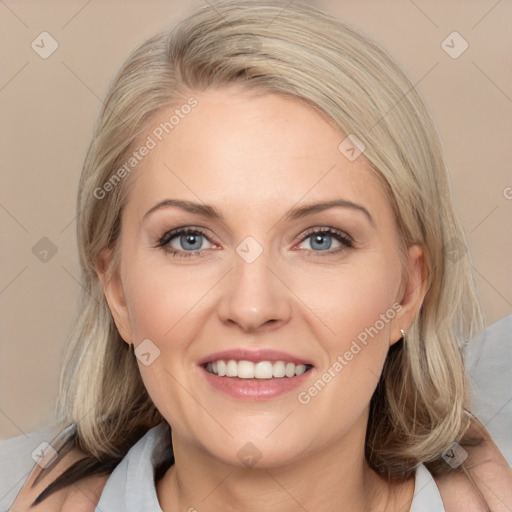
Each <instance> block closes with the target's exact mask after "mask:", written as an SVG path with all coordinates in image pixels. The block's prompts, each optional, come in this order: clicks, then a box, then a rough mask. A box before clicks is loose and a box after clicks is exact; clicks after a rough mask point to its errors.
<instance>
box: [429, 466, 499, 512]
mask: <svg viewBox="0 0 512 512" xmlns="http://www.w3.org/2000/svg"><path fill="white" fill-rule="evenodd" d="M434 481H435V483H436V485H437V487H438V489H439V493H440V494H441V499H442V500H443V505H444V508H445V511H446V512H488V511H489V508H488V506H487V504H486V502H485V501H484V500H483V498H482V496H481V494H480V492H479V491H478V489H477V488H476V486H475V485H474V484H473V483H472V482H471V481H470V480H469V478H468V477H467V476H466V475H465V474H464V473H462V472H455V471H454V472H451V473H448V474H447V475H443V476H441V477H434Z"/></svg>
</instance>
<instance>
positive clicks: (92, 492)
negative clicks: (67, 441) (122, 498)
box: [12, 448, 109, 512]
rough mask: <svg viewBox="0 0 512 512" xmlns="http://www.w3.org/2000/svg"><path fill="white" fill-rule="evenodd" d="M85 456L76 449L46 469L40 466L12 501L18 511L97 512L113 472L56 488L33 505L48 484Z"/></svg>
mask: <svg viewBox="0 0 512 512" xmlns="http://www.w3.org/2000/svg"><path fill="white" fill-rule="evenodd" d="M84 457H85V454H84V453H83V452H82V451H81V450H79V449H77V448H73V449H71V450H69V451H68V452H67V453H66V454H65V455H63V456H62V457H60V458H59V459H58V460H57V461H56V463H55V464H54V465H52V466H51V467H49V468H48V469H47V470H45V472H44V474H42V469H41V468H40V467H38V466H37V465H36V466H34V469H33V470H32V471H31V473H30V475H29V476H28V478H27V479H26V481H25V483H24V485H23V487H22V489H21V491H20V492H19V494H18V495H17V497H16V500H15V501H14V503H13V504H12V507H13V509H15V510H16V511H18V510H19V511H20V512H21V511H25V510H29V509H30V510H31V511H32V510H33V511H34V512H55V511H60V512H93V511H94V510H95V508H96V505H97V503H98V501H99V499H100V496H101V493H102V491H103V487H104V486H105V483H106V481H107V480H108V477H109V475H101V476H98V475H94V476H90V477H86V478H83V479H81V480H79V481H78V482H76V483H75V484H72V485H70V486H67V487H65V488H63V489H60V490H58V491H56V492H55V493H53V494H51V495H50V496H49V497H48V498H46V499H45V500H44V501H43V502H41V503H39V504H38V505H36V506H34V507H31V508H30V505H31V504H32V503H33V502H34V500H35V499H36V498H37V496H39V494H41V493H42V492H43V491H44V490H45V489H46V487H47V486H48V485H50V484H51V483H52V482H53V481H54V480H55V479H56V478H58V477H59V476H60V475H62V473H64V471H66V470H67V469H68V468H69V467H70V466H71V465H73V464H74V463H75V462H77V461H78V460H80V459H82V458H84Z"/></svg>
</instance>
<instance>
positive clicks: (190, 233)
mask: <svg viewBox="0 0 512 512" xmlns="http://www.w3.org/2000/svg"><path fill="white" fill-rule="evenodd" d="M203 239H207V236H206V234H205V233H204V232H203V231H201V230H199V229H198V228H178V229H174V230H172V231H168V232H167V233H165V234H164V235H163V236H162V237H161V238H160V239H159V241H158V244H157V247H162V248H163V249H164V250H165V252H167V253H168V254H170V255H171V256H172V257H175V256H176V257H180V258H181V257H184V258H188V257H190V256H202V255H203V253H202V252H201V250H202V247H203ZM187 253H188V254H187Z"/></svg>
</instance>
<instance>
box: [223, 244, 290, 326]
mask: <svg viewBox="0 0 512 512" xmlns="http://www.w3.org/2000/svg"><path fill="white" fill-rule="evenodd" d="M270 263H271V262H270V261H269V258H268V257H267V255H266V253H265V252H263V253H262V254H261V255H260V256H259V257H258V258H257V259H256V260H255V261H252V262H251V263H249V262H247V261H245V260H244V259H243V258H242V257H239V256H238V254H236V255H235V256H234V268H233V269H232V270H231V271H230V272H229V273H228V275H227V276H226V278H225V279H224V280H223V288H222V296H221V299H220V302H219V304H218V316H219V318H220V320H221V321H222V322H223V323H224V324H226V325H230V326H236V327H238V328H239V329H240V330H242V331H243V332H244V333H248V334H254V333H257V332H260V331H262V330H263V331H268V330H274V329H278V328H279V327H282V326H284V325H286V324H287V323H288V322H289V321H290V318H291V311H292V303H291V301H292V297H293V293H292V292H291V291H290V290H289V289H288V288H287V287H286V285H285V284H284V283H283V281H286V280H285V279H283V276H280V275H279V271H278V270H275V269H274V268H271V267H270V265H269V264H270ZM274 266H275V265H274Z"/></svg>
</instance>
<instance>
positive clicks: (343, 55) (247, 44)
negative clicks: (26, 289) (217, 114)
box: [38, 0, 482, 501]
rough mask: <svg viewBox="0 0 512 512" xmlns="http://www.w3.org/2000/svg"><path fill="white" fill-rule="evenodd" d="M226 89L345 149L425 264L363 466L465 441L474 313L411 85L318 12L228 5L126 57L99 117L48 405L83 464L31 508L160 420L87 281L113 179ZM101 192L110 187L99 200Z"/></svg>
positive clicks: (114, 203) (116, 223) (393, 466)
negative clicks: (161, 121)
mask: <svg viewBox="0 0 512 512" xmlns="http://www.w3.org/2000/svg"><path fill="white" fill-rule="evenodd" d="M228 85H237V86H240V87H242V88H245V89H254V90H256V89H257V90H260V91H264V92H269V93H277V94H283V95H287V96H291V97H294V98H298V99H300V100H302V101H304V102H306V103H307V104H308V105H310V106H313V107H314V108H315V109H316V110H317V111H319V112H321V113H322V115H324V116H325V118H326V119H328V120H329V122H331V123H332V124H333V126H335V127H337V128H339V129H341V130H342V131H343V132H344V133H345V134H353V135H355V136H356V137H357V138H358V139H359V140H360V141H362V142H363V143H364V145H365V148H366V149H365V151H364V155H365V157H366V158H367V159H368V161H369V162H370V165H371V167H372V168H373V170H374V172H375V174H376V176H378V178H379V179H380V180H381V181H382V183H383V184H384V186H385V189H386V191H387V195H388V197H389V201H390V204H391V205H392V208H393V210H394V214H395V217H396V223H397V226H398V230H399V232H400V235H401V241H402V244H403V249H406V248H407V247H408V246H410V245H411V244H415V243H417V244H420V245H421V246H422V247H423V249H424V251H425V255H426V265H427V268H428V289H427V293H426V295H425V299H424V302H423V304H422V307H421V309H420V311H419V313H418V315H417V317H416V318H415V320H414V323H413V325H412V326H411V328H410V330H409V332H408V333H407V342H406V343H403V342H400V343H396V344H395V345H394V346H393V347H392V348H391V349H390V351H389V353H388V356H387V359H386V362H385V365H384V369H383V373H382V375H381V378H380V381H379V384H378V386H377V389H376V391H375V394H374V396H373V397H372V400H371V404H370V418H369V423H368V429H367V439H366V458H367V460H368V462H369V464H370V466H371V467H372V468H374V469H375V470H376V471H379V473H381V474H384V475H387V477H388V478H390V479H393V478H404V477H406V476H410V475H411V473H412V471H413V470H414V469H415V467H416V466H417V465H418V464H420V463H425V464H426V465H427V467H429V469H430V470H431V471H433V472H436V471H439V470H440V467H441V466H440V464H439V462H440V461H441V458H440V456H441V454H442V452H443V451H444V450H445V449H446V448H448V447H449V446H450V444H451V443H452V442H454V441H458V440H460V439H462V437H463V435H464V432H465V431H466V428H467V426H468V416H466V415H465V412H464V410H465V409H466V408H467V407H468V393H467V383H466V377H465V370H464V365H463V359H462V356H461V344H462V343H464V342H465V341H467V340H469V339H470V338H471V337H473V336H474V335H476V334H477V333H478V332H479V330H480V329H481V328H482V320H481V313H480V309H479V305H478V302H477V299H476V293H475V285H474V278H473V276H472V272H471V264H470V260H469V257H468V255H467V254H466V253H465V237H464V234H463V231H462V229H461V226H460V223H459V221H458V220H457V217H456V213H455V210H454V204H453V199H452V194H451V189H450V183H449V179H448V175H447V169H446V164H445V161H444V158H443V154H442V147H441V143H440V140H439V136H438V133H437V130H436V128H435V125H434V123H433V121H432V119H431V117H430V116H429V114H428V112H427V110H426V108H425V106H424V103H423V102H422V100H421V99H420V97H419V95H418V93H417V91H416V89H415V87H414V85H413V84H412V83H411V81H410V80H409V79H408V78H407V76H406V75H405V74H404V72H402V71H401V70H400V68H399V67H398V66H397V64H396V63H394V62H393V60H392V59H391V58H390V57H389V56H388V55H387V54H386V53H385V51H383V50H382V49H381V48H380V47H379V46H377V45H376V44H375V43H374V42H372V41H371V40H370V39H368V38H367V37H366V36H365V35H363V34H361V33H360V32H358V31H357V30H355V29H354V28H352V27H350V26H348V25H346V24H344V23H342V22H341V21H339V20H338V19H337V18H335V17H334V16H332V15H330V14H328V13H326V12H323V11H321V10H319V9H317V8H314V7H312V6H308V5H305V4H299V3H297V2H288V1H284V0H283V1H281V0H276V1H268V0H264V1H253V0H234V1H227V2H222V3H219V4H216V5H215V6H209V7H206V8H204V9H201V10H199V11H196V12H194V13H193V14H191V15H190V16H188V17H187V18H185V19H184V20H182V21H181V22H179V23H178V24H177V25H175V26H174V27H173V28H172V29H171V30H167V31H164V32H162V33H159V34H158V35H156V36H154V37H152V38H150V39H149V40H147V41H146V42H144V43H143V44H142V45H141V46H140V47H139V48H137V49H136V50H135V51H134V52H133V53H132V54H131V55H130V56H129V58H128V59H127V60H126V62H125V63H124V64H123V66H122V68H121V69H120V71H119V73H118V74H117V76H116V77H115V79H114V80H113V83H112V84H111V87H110V90H109V92H108V94H107V98H106V100H105V102H104V105H103V108H102V110H101V113H100V115H99V118H98V121H97V125H96V127H95V131H94V134H93V138H92V142H91V144H90V146H89V149H88V152H87V156H86V158H85V163H84V167H83V171H82V175H81V179H80V184H79V191H78V202H77V240H78V250H79V257H80V265H81V271H82V286H83V290H82V292H81V297H80V305H79V311H80V312H79V315H78V318H77V321H76V325H75V327H74V330H73V331H72V335H71V339H70V343H69V346H68V347H67V352H66V354H65V360H64V364H63V370H62V374H61V379H60V395H59V401H58V410H59V415H60V416H59V417H60V418H61V425H62V427H64V426H66V425H69V424H70V423H74V424H75V425H76V430H75V434H74V436H73V437H72V438H71V439H72V441H73V442H74V444H75V446H78V447H80V448H81V449H82V450H83V451H84V452H85V453H86V454H87V458H86V459H83V460H82V461H79V462H77V463H76V464H75V465H74V466H73V468H71V470H68V471H67V472H66V473H64V474H63V475H62V476H61V477H60V478H59V479H58V480H57V481H55V482H53V483H52V484H51V486H50V487H49V488H47V489H46V490H45V491H44V493H43V494H42V495H40V496H39V497H38V500H39V501H41V500H42V499H44V498H45V497H46V496H48V495H49V494H51V493H52V492H54V491H55V490H57V489H59V488H61V487H64V486H66V485H69V484H70V483H73V482H74V481H76V480H78V479H79V478H82V477H84V476H87V475H89V474H93V473H101V472H103V473H105V472H108V471H111V470H112V469H113V468H114V467H115V465H116V464H117V463H118V462H119V461H120V460H121V459H122V457H123V456H124V455H125V454H126V452H127V450H128V449H129V448H130V446H131V445H132V444H133V443H134V442H135V441H136V440H137V439H138V438H139V437H140V436H141V435H143V434H144V433H145V432H146V431H147V430H148V429H149V428H151V427H153V426H155V425H157V424H158V423H160V422H161V421H164V418H163V417H162V415H161V414H160V413H159V411H158V410H157V409H156V407H155V405H154V404H153V402H152V401H151V398H150V397H149V395H148V393H147V391H146V389H145V387H144V384H143V382H142V379H141V376H140V373H139V369H138V366H137V362H136V358H135V357H134V355H133V353H132V351H131V350H130V347H129V346H128V344H127V343H125V342H124V341H123V340H122V339H121V337H120V335H119V332H118V331H117V328H116V326H115V324H114V320H113V317H112V315H111V313H110V310H109V307H108V304H107V302H106V299H105V296H104V293H103V289H102V286H101V283H100V281H99V279H98V273H97V270H98V267H97V263H98V255H99V254H100V252H101V251H102V249H104V248H106V247H108V248H111V249H113V250H114V258H113V259H112V261H111V265H110V267H109V269H108V272H109V274H108V275H111V273H112V272H113V271H114V270H115V269H116V268H117V267H116V266H117V265H118V263H119V244H118V242H119V233H120V219H121V212H122V208H123V205H124V203H125V200H126V197H127V190H128V186H129V184H130V181H131V178H132V176H131V175H130V176H127V177H125V178H124V179H120V180H118V182H116V183H113V182H112V177H113V176H118V177H119V176H120V173H119V170H120V169H121V168H122V166H123V165H124V164H125V162H126V161H127V159H128V158H129V156H130V154H131V153H132V152H133V151H134V149H135V148H136V145H137V143H138V141H139V142H140V140H141V137H144V136H145V135H144V134H147V130H148V128H149V127H150V126H151V123H152V121H154V119H155V116H157V115H158V113H160V112H161V111H162V109H163V108H169V107H170V106H173V105H175V106H179V105H182V104H184V103H186V101H187V99H188V98H190V97H191V95H192V94H193V92H194V91H203V90H205V89H207V88H213V87H223V86H228ZM340 142H341V140H340ZM136 172H137V169H135V170H134V171H133V173H132V174H135V173H136ZM116 173H117V174H116ZM109 180H110V181H109ZM107 182H109V183H110V184H111V185H112V186H110V187H108V193H105V190H106V188H105V184H106V183H107ZM114 185H115V186H114ZM98 191H102V192H101V193H100V192H98ZM461 249H462V250H461ZM454 254H455V256H454ZM403 255H405V252H403ZM70 442H71V441H70Z"/></svg>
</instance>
